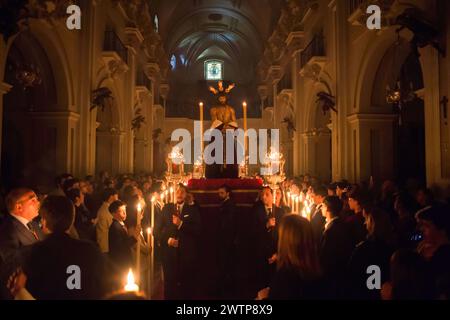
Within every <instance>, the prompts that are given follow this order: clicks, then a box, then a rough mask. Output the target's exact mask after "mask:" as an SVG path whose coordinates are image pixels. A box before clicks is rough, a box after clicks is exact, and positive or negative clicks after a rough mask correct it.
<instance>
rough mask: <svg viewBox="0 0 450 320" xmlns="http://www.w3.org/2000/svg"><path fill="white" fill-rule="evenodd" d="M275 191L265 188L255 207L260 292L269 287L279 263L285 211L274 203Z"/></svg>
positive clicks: (256, 264)
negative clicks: (279, 245) (280, 228)
mask: <svg viewBox="0 0 450 320" xmlns="http://www.w3.org/2000/svg"><path fill="white" fill-rule="evenodd" d="M273 200H274V199H273V191H272V189H271V188H270V187H264V188H263V190H262V192H261V202H257V203H256V204H255V206H254V207H253V210H252V213H253V215H254V221H255V223H254V230H253V231H252V232H253V235H254V237H253V239H254V241H255V242H254V246H255V250H254V251H255V253H256V256H255V268H256V270H258V272H257V274H258V279H257V283H256V286H257V287H258V288H256V289H257V290H258V291H259V290H261V289H263V288H266V287H268V286H269V284H270V281H271V278H272V276H273V275H274V273H275V269H276V261H277V255H276V253H277V245H278V228H279V225H280V222H281V219H282V218H283V216H284V210H283V209H281V208H279V207H276V206H275V205H274V203H273Z"/></svg>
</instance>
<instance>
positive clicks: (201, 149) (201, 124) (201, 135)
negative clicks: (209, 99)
mask: <svg viewBox="0 0 450 320" xmlns="http://www.w3.org/2000/svg"><path fill="white" fill-rule="evenodd" d="M198 105H199V107H200V155H201V158H202V165H203V161H204V157H203V102H200V103H199V104H198Z"/></svg>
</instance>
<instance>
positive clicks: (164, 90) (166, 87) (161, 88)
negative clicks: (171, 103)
mask: <svg viewBox="0 0 450 320" xmlns="http://www.w3.org/2000/svg"><path fill="white" fill-rule="evenodd" d="M169 91H170V86H169V85H168V84H167V83H163V84H161V85H160V86H159V93H160V94H161V97H163V98H164V100H165V99H167V95H168V94H169Z"/></svg>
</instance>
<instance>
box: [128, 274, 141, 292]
mask: <svg viewBox="0 0 450 320" xmlns="http://www.w3.org/2000/svg"><path fill="white" fill-rule="evenodd" d="M125 291H127V292H137V291H139V286H138V285H137V284H136V283H135V282H134V275H133V271H131V269H130V271H128V275H127V284H126V285H125Z"/></svg>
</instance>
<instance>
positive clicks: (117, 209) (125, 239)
mask: <svg viewBox="0 0 450 320" xmlns="http://www.w3.org/2000/svg"><path fill="white" fill-rule="evenodd" d="M109 212H110V213H111V214H112V216H113V221H112V223H111V226H110V228H109V234H108V240H109V257H110V259H111V261H112V262H113V264H114V267H115V268H116V269H115V273H116V274H119V275H122V274H124V273H125V272H126V270H129V269H130V268H132V267H134V261H133V246H134V245H135V244H136V242H137V239H138V238H139V236H140V229H138V228H135V229H134V231H135V232H134V233H133V234H129V232H128V229H127V227H126V226H125V222H124V221H125V219H126V217H127V210H126V204H125V203H124V202H122V201H120V200H118V201H114V202H113V203H112V204H111V205H110V206H109Z"/></svg>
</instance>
